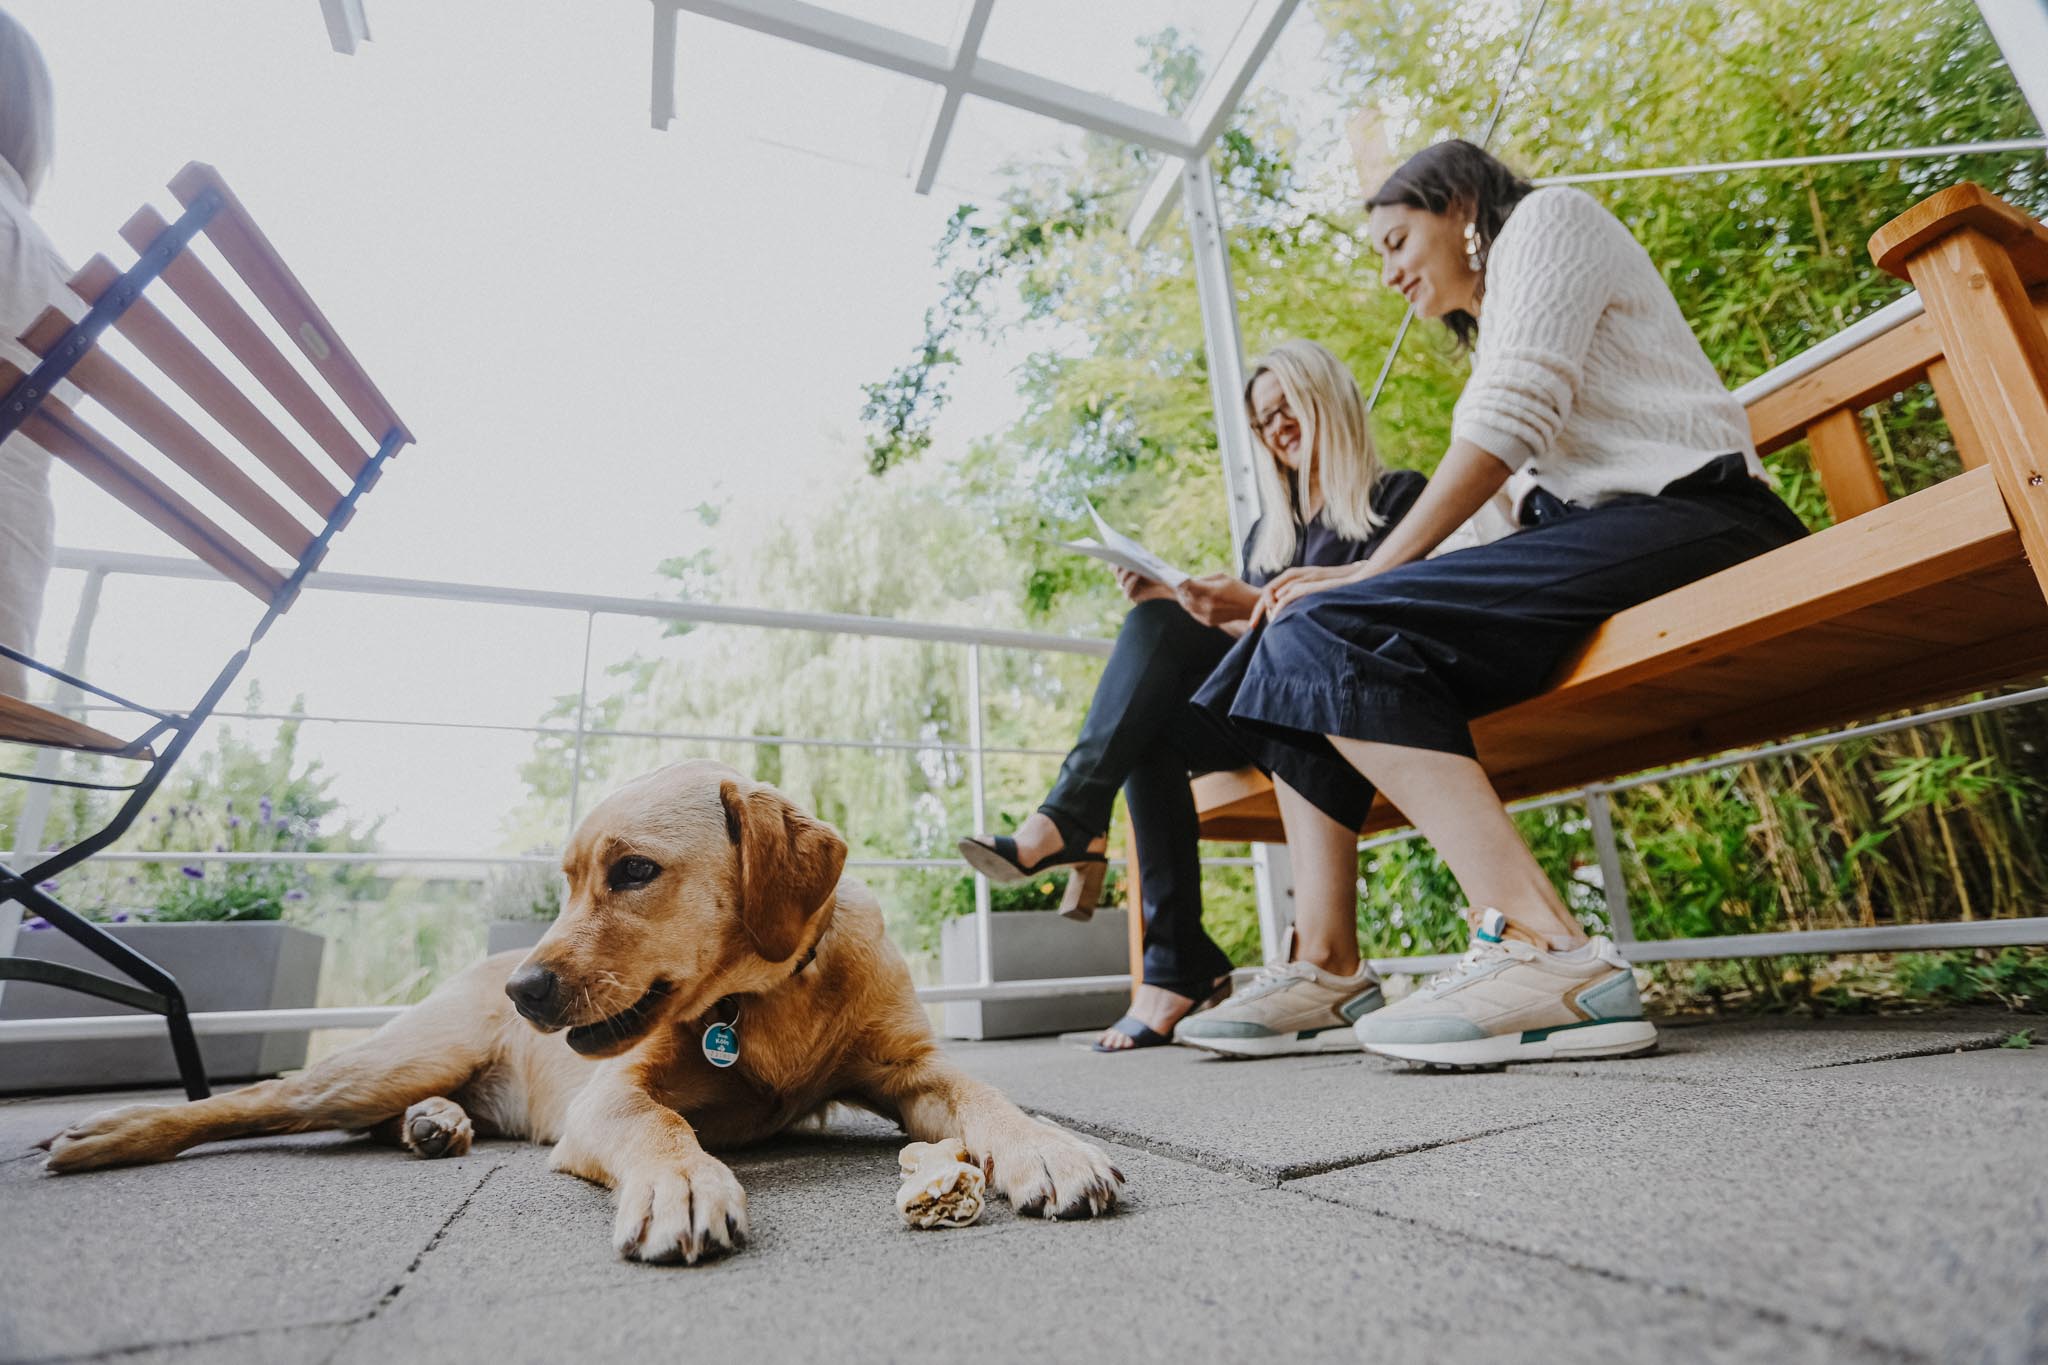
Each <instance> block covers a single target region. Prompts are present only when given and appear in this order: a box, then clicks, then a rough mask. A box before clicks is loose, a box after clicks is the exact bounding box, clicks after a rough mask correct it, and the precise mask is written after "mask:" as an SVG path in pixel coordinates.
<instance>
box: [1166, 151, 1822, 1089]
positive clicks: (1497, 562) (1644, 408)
mask: <svg viewBox="0 0 2048 1365" xmlns="http://www.w3.org/2000/svg"><path fill="white" fill-rule="evenodd" d="M1366 202H1367V204H1368V205H1369V207H1370V208H1371V220H1370V227H1371V233H1372V239H1373V242H1374V243H1375V245H1376V246H1377V247H1378V248H1379V251H1380V254H1381V256H1382V258H1383V260H1384V273H1385V280H1386V283H1387V284H1388V285H1389V286H1390V287H1392V288H1394V289H1397V290H1399V291H1400V292H1401V293H1402V294H1403V295H1405V296H1406V297H1407V299H1408V300H1409V302H1410V303H1411V304H1412V305H1413V307H1414V309H1415V311H1416V312H1417V313H1418V314H1420V315H1421V316H1423V317H1425V318H1435V319H1439V320H1441V321H1442V322H1444V323H1445V325H1446V326H1447V327H1449V329H1450V330H1451V332H1452V334H1453V335H1454V336H1455V337H1456V338H1457V339H1458V341H1459V342H1460V343H1462V344H1464V345H1467V346H1469V347H1472V348H1473V362H1472V374H1471V378H1470V379H1469V380H1468V381H1467V383H1466V386H1465V389H1464V392H1463V394H1462V395H1461V396H1460V398H1459V400H1458V404H1457V408H1456V411H1455V414H1454V416H1453V419H1452V426H1451V438H1452V439H1451V446H1450V449H1449V450H1448V451H1447V452H1446V453H1445V454H1444V457H1443V460H1442V462H1441V463H1440V464H1439V465H1438V466H1437V470H1436V473H1435V474H1434V475H1432V476H1431V478H1430V481H1429V486H1428V487H1427V489H1425V490H1424V492H1423V494H1422V496H1421V497H1420V498H1419V499H1418V500H1417V501H1416V504H1415V507H1414V509H1413V510H1412V511H1410V512H1409V514H1408V516H1407V517H1406V518H1405V519H1404V520H1403V521H1402V522H1401V524H1400V525H1398V526H1396V527H1395V528H1394V529H1393V530H1392V531H1391V532H1389V533H1388V534H1387V536H1386V538H1385V539H1384V540H1383V541H1381V542H1380V544H1379V545H1378V546H1377V547H1376V548H1375V549H1374V551H1373V553H1372V554H1371V556H1370V557H1369V558H1367V559H1365V560H1364V561H1362V562H1360V563H1358V564H1351V565H1343V566H1338V567H1332V568H1305V569H1294V570H1291V571H1289V572H1288V573H1285V574H1282V575H1280V576H1279V577H1278V578H1276V579H1275V580H1274V581H1273V582H1272V583H1270V584H1269V585H1267V587H1266V589H1265V592H1264V595H1263V597H1262V599H1261V602H1260V610H1259V616H1258V618H1257V620H1258V621H1259V624H1258V625H1257V626H1256V627H1255V628H1254V630H1253V631H1251V632H1249V633H1248V634H1247V635H1246V636H1245V637H1244V638H1243V639H1242V640H1240V641H1239V642H1238V644H1237V646H1236V647H1235V648H1234V649H1233V650H1232V652H1231V654H1230V655H1229V656H1228V657H1226V659H1225V660H1224V662H1223V663H1222V664H1221V665H1220V666H1219V667H1218V668H1217V669H1216V671H1215V672H1214V673H1212V674H1211V675H1210V678H1209V680H1208V682H1207V684H1205V686H1204V687H1203V689H1202V691H1201V692H1200V693H1198V694H1197V695H1196V697H1195V702H1196V704H1197V705H1201V706H1207V707H1208V708H1210V709H1211V710H1212V711H1213V712H1214V713H1215V714H1217V715H1219V716H1223V717H1226V718H1227V719H1228V721H1229V722H1230V724H1231V725H1233V726H1234V727H1236V728H1237V730H1238V732H1239V734H1240V737H1241V738H1242V739H1243V740H1244V742H1245V743H1246V745H1247V747H1248V748H1250V749H1251V750H1252V751H1253V752H1254V754H1255V757H1256V759H1257V761H1258V763H1259V765H1260V766H1261V767H1263V768H1265V769H1267V770H1268V771H1269V772H1271V773H1273V774H1274V783H1275V786H1276V787H1277V788H1278V791H1279V798H1280V809H1281V814H1282V817H1283V818H1284V820H1285V822H1286V826H1287V841H1288V846H1289V849H1290V851H1291V852H1292V854H1293V859H1294V877H1295V896H1296V908H1297V918H1296V929H1297V937H1296V947H1295V951H1296V953H1297V960H1295V961H1292V962H1289V963H1286V964H1283V965H1281V966H1278V967H1276V968H1273V969H1269V971H1268V972H1267V973H1266V974H1265V976H1264V977H1262V978H1261V979H1260V980H1259V981H1258V982H1256V983H1254V984H1253V986H1252V987H1251V988H1250V989H1247V990H1244V991H1240V992H1239V993H1238V995H1237V997H1236V998H1235V999H1234V1000H1232V1001H1231V1002H1230V1003H1229V1004H1228V1005H1226V1006H1224V1007H1222V1008H1220V1009H1216V1010H1211V1011H1209V1012H1207V1013H1205V1014H1202V1015H1198V1016H1195V1017H1193V1018H1190V1019H1189V1020H1187V1021H1186V1022H1185V1023H1183V1024H1182V1025H1181V1029H1180V1033H1179V1035H1178V1036H1179V1037H1180V1039H1181V1041H1183V1042H1188V1043H1192V1044H1194V1045H1195V1046H1199V1047H1205V1048H1208V1049H1210V1050H1211V1051H1216V1052H1223V1053H1231V1054H1234V1055H1251V1056H1262V1055H1269V1054H1272V1053H1278V1052H1295V1051H1328V1050H1331V1049H1332V1048H1336V1047H1351V1048H1355V1047H1360V1046H1363V1047H1366V1048H1369V1049H1371V1050H1373V1051H1376V1052H1381V1053H1385V1054H1388V1055H1392V1056H1396V1057H1403V1058H1407V1059H1409V1060H1413V1061H1422V1062H1431V1063H1440V1064H1448V1065H1490V1064H1494V1063H1499V1062H1506V1061H1541V1060H1546V1059H1549V1058H1552V1057H1556V1056H1561V1055H1570V1056H1575V1057H1587V1056H1622V1055H1627V1054H1630V1053H1635V1052H1642V1051H1646V1050H1648V1049H1649V1048H1652V1047H1654V1046H1655V1045H1656V1040H1657V1031H1656V1028H1655V1026H1654V1025H1652V1024H1651V1023H1650V1022H1649V1021H1648V1020H1646V1019H1645V1018H1643V1014H1642V1005H1641V1002H1640V1000H1639V999H1638V998H1637V994H1636V988H1635V982H1634V978H1633V976H1632V974H1631V973H1630V971H1629V968H1628V965H1627V964H1626V963H1625V962H1624V961H1623V960H1622V958H1621V956H1620V954H1619V953H1618V952H1616V950H1615V948H1614V945H1613V944H1612V943H1610V942H1609V941H1607V940H1606V939H1604V938H1595V939H1590V940H1589V939H1588V937H1587V935H1586V934H1585V932H1584V931H1583V930H1582V929H1581V927H1580V926H1579V924H1578V923H1577V921H1576V920H1574V918H1573V917H1572V915H1571V914H1570V912H1569V911H1568V910H1567V908H1566V906H1565V903H1564V901H1563V899H1562V898H1561V897H1560V896H1559V894H1558V891H1557V888H1556V887H1555V886H1553V885H1552V884H1551V883H1550V880H1549V879H1548V878H1547V877H1546V876H1545V875H1544V873H1543V870H1542V868H1541V867H1540V866H1539V865H1538V864H1537V862H1536V859H1535V857H1534V856H1533V855H1532V854H1531V853H1530V852H1529V849H1528V847H1527V845H1525V844H1524V843H1523V842H1522V839H1521V837H1520V836H1519V835H1518V834H1517V832H1516V830H1515V827H1514V824H1513V823H1512V821H1510V819H1509V818H1508V815H1507V812H1506V810H1505V809H1504V808H1503V806H1502V804H1501V801H1500V798H1499V796H1498V795H1497V794H1496V792H1495V791H1494V788H1493V785H1492V783H1491V782H1490V781H1489V780H1488V779H1487V775H1486V773H1485V771H1484V770H1483V769H1482V768H1481V767H1480V766H1479V764H1478V762H1477V761H1476V759H1475V757H1474V751H1473V747H1472V737H1471V733H1470V730H1469V728H1468V723H1469V722H1470V721H1471V720H1472V719H1473V718H1474V717H1476V716H1480V715H1484V714H1486V713H1487V712H1490V711H1495V710H1499V709H1500V708H1502V707H1505V706H1509V705H1512V704H1514V703H1515V702H1518V701H1522V700H1525V699H1527V698H1529V697H1532V696H1534V695H1536V694H1537V693H1539V692H1541V691H1542V690H1543V688H1544V687H1545V686H1547V685H1548V683H1549V681H1550V679H1551V678H1552V677H1553V676H1554V674H1555V672H1556V670H1557V668H1558V667H1559V665H1560V664H1561V663H1562V662H1563V660H1564V659H1565V658H1566V657H1567V656H1568V655H1569V653H1570V651H1571V650H1572V649H1573V648H1574V647H1575V646H1577V645H1578V644H1579V643H1580V642H1582V641H1583V640H1584V638H1585V636H1586V635H1587V633H1588V632H1590V631H1591V630H1593V628H1594V627H1596V626H1598V625H1599V624H1600V623H1601V622H1602V621H1604V620H1606V619H1607V618H1608V617H1609V616H1611V615H1613V614H1614V613H1615V612H1617V611H1620V610H1622V609H1624V608H1626V607H1630V606H1634V605H1636V604H1637V603H1640V602H1644V601H1647V600H1649V599H1650V598H1653V597H1656V596H1658V595H1660V594H1662V593H1666V592H1669V591H1671V590H1672V589H1674V588H1677V587H1679V586H1681V585H1683V584H1685V583H1689V582H1691V581H1693V580H1695V579H1699V578H1704V577H1706V576H1707V575H1708V574H1711V573H1714V572H1716V571H1718V570H1721V569H1724V568H1727V567H1729V566H1730V565H1733V564H1736V563H1739V562H1740V561H1742V560H1745V559H1748V558H1750V557H1752V556H1755V555H1758V554H1762V553H1764V552H1765V551H1768V550H1770V549H1773V548H1775V547H1777V546H1780V545H1784V544H1786V543H1787V542H1789V541H1792V540H1794V539H1797V538H1798V537H1799V536H1801V535H1803V534H1805V528H1804V527H1803V526H1802V525H1801V524H1800V522H1799V519H1798V518H1797V517H1795V516H1794V515H1793V514H1792V512H1791V510H1790V509H1789V508H1787V507H1786V506H1785V504H1784V503H1783V502H1782V501H1780V500H1779V498H1778V497H1777V495H1776V494H1775V493H1773V492H1772V491H1771V489H1770V487H1769V485H1768V484H1766V483H1765V482H1764V481H1763V470H1762V467H1761V465H1759V464H1758V462H1757V457H1756V451H1755V448H1754V446H1753V445H1752V444H1751V442H1750V437H1749V426H1748V423H1747V421H1746V420H1745V418H1744V414H1743V411H1742V407H1741V405H1740V404H1738V403H1737V402H1736V401H1735V399H1734V398H1733V397H1732V396H1730V394H1729V393H1728V391H1727V389H1726V387H1725V386H1724V385H1723V384H1722V382H1721V379H1720V377H1719V376H1718V375H1716V374H1715V373H1714V368H1713V365H1712V364H1711V363H1710V362H1709V361H1708V360H1707V357H1706V355H1705V353H1704V352H1703V351H1701V349H1700V346H1699V342H1698V341H1697V340H1696V339H1695V338H1694V336H1693V334H1692V330H1691V328H1690V327H1688V326H1687V325H1686V321H1685V318H1684V316H1683V315H1682V314H1681V313H1680V311H1679V308H1678V304H1677V301H1676V300H1674V299H1673V298H1672V296H1671V291H1670V290H1669V289H1668V288H1667V287H1666V286H1665V284H1664V281H1663V278H1662V277H1661V276H1660V275H1659V274H1658V273H1657V269H1656V266H1655V265H1654V264H1652V262H1651V261H1650V258H1649V256H1648V254H1647V253H1646V252H1645V251H1644V250H1643V248H1642V246H1641V245H1640V244H1639V243H1637V242H1636V240H1635V239H1634V238H1633V237H1632V236H1631V235H1630V234H1629V232H1628V229H1627V228H1625V227H1623V226H1622V224H1621V223H1620V222H1619V221H1618V220H1617V219H1616V218H1615V217H1614V215H1613V214H1611V213H1609V212H1608V211H1607V210H1606V209H1605V208H1603V207H1601V205H1600V204H1599V202H1598V201H1596V200H1595V199H1593V198H1592V197H1591V196H1589V195H1587V194H1585V193H1583V192H1582V191H1580V190H1577V189H1567V188H1549V189H1537V188H1535V187H1534V186H1532V185H1530V184H1529V183H1528V182H1527V181H1526V180H1524V179H1522V178H1521V177H1520V176H1518V175H1516V174H1515V173H1514V172H1513V171H1512V170H1510V169H1509V168H1508V167H1507V166H1505V165H1503V164H1501V162H1500V161H1498V160H1496V159H1495V158H1494V157H1492V156H1489V155H1488V154H1487V153H1486V152H1484V151H1482V150H1481V149H1480V148H1478V147H1475V146H1473V145H1471V144H1470V143H1466V142H1457V141H1453V142H1444V143H1439V144H1437V145H1436V146H1434V147H1431V148H1429V149H1428V150H1427V151H1424V152H1422V153H1420V154H1419V155H1417V156H1415V157H1414V158H1412V159H1411V160H1409V161H1408V162H1407V163H1406V164H1404V165H1403V166H1402V167H1401V168H1400V169H1399V170H1397V171H1396V172H1395V173H1394V174H1393V175H1392V176H1391V177H1390V178H1389V179H1388V181H1387V183H1386V184H1385V185H1384V186H1382V187H1381V188H1380V189H1379V190H1378V191H1377V192H1376V193H1375V194H1373V195H1372V196H1371V197H1370V198H1369V199H1368V200H1367V201H1366ZM1468 518H1469V519H1473V520H1474V523H1475V524H1476V525H1477V526H1478V527H1479V528H1481V534H1480V536H1479V540H1480V543H1477V544H1473V545H1470V546H1469V547H1461V548H1457V549H1454V550H1450V551H1449V552H1447V553H1443V554H1438V555H1435V556H1434V557H1429V556H1430V555H1431V551H1433V550H1435V549H1437V548H1438V546H1439V545H1440V544H1441V543H1442V542H1443V541H1444V540H1445V538H1446V537H1447V536H1449V535H1450V534H1451V532H1452V531H1453V530H1454V529H1456V528H1458V527H1460V526H1461V525H1462V524H1464V523H1466V522H1467V520H1468ZM1375 790H1378V791H1381V792H1384V793H1385V794H1386V796H1387V799H1388V800H1389V801H1391V802H1392V803H1393V804H1394V805H1395V806H1396V807H1398V808H1399V809H1400V811H1401V812H1402V813H1403V814H1404V815H1406V816H1407V817H1408V818H1409V819H1410V820H1411V821H1413V822H1414V824H1415V826H1416V827H1417V829H1419V830H1420V831H1421V832H1422V834H1423V835H1424V836H1426V837H1427V838H1428V839H1429V840H1430V841H1431V843H1432V844H1434V845H1435V847H1436V850H1437V852H1438V853H1439V854H1441V855H1442V857H1443V859H1444V861H1445V862H1446V863H1447V864H1449V866H1450V869H1451V871H1452V873H1453V874H1454V875H1455V876H1456V877H1457V879H1458V884H1459V886H1460V887H1461V888H1462V889H1463V890H1464V892H1465V895H1466V898H1467V900H1468V902H1469V903H1470V905H1471V907H1472V908H1471V910H1470V912H1469V914H1470V916H1471V920H1472V927H1473V940H1472V947H1471V950H1470V951H1469V952H1468V953H1467V954H1466V956H1465V958H1464V960H1463V962H1462V963H1461V965H1460V966H1459V967H1458V968H1457V969H1456V970H1454V971H1452V972H1450V973H1448V974H1446V975H1445V976H1444V977H1442V978H1439V979H1438V980H1437V981H1435V982H1433V983H1432V984H1431V985H1430V986H1429V987H1427V988H1425V989H1423V990H1421V991H1418V992H1416V993H1415V994H1413V995H1410V996H1409V997H1408V998H1406V999H1404V1000H1401V1001H1399V1002H1397V1003H1395V1004H1392V1005H1387V1006H1385V1007H1384V1008H1381V1007H1379V1004H1378V997H1377V995H1376V994H1371V993H1366V994H1362V992H1364V991H1365V988H1366V987H1367V986H1369V985H1370V983H1371V981H1372V970H1371V967H1370V965H1369V964H1366V963H1364V962H1362V961H1361V958H1360V954H1359V949H1358V940H1357V928H1356V919H1355V915H1356V906H1357V891H1356V878H1357V875H1358V870H1357V830H1358V828H1359V826H1360V825H1361V824H1363V823H1364V820H1365V817H1366V813H1367V811H1368V809H1369V808H1370V806H1371V804H1372V800H1373V795H1374V792H1375ZM1362 998H1363V999H1367V1000H1368V1001H1369V1002H1370V1003H1371V1004H1372V1006H1373V1007H1372V1008H1370V1009H1365V1010H1360V1009H1355V1008H1354V1010H1353V1011H1352V1012H1353V1014H1355V1016H1356V1017H1355V1018H1351V1019H1349V1020H1348V1022H1350V1023H1351V1027H1350V1028H1349V1029H1346V1030H1342V1031H1340V1032H1333V1031H1331V1030H1330V1029H1329V1028H1328V1027H1327V1025H1328V1023H1329V1015H1330V1012H1331V1009H1332V1007H1333V1005H1334V1004H1335V1002H1338V1001H1357V1000H1360V999H1362Z"/></svg>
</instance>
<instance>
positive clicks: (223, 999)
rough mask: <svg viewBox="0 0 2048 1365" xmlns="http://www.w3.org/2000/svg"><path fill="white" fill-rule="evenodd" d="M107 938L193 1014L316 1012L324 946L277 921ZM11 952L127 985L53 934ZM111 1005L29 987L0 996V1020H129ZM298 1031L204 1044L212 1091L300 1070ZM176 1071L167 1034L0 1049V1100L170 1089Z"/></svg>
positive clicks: (175, 927) (127, 931)
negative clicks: (144, 961) (153, 967)
mask: <svg viewBox="0 0 2048 1365" xmlns="http://www.w3.org/2000/svg"><path fill="white" fill-rule="evenodd" d="M107 928H108V931H109V932H110V933H112V934H113V936H114V937H115V938H117V939H120V940H121V941H122V942H123V943H126V944H127V945H128V946H129V947H131V948H133V949H135V951H136V952H138V953H141V954H142V955H143V956H144V957H146V958H148V959H149V960H150V961H152V962H154V963H156V964H157V965H158V966H160V967H162V968H163V969H164V970H165V971H167V972H169V973H170V974H171V975H172V976H174V977H176V978H177V980H178V985H179V986H180V987H182V988H183V989H184V992H185V1004H186V1007H187V1008H188V1009H190V1010H191V1011H192V1012H193V1013H194V1014H199V1013H202V1012H206V1011H212V1010H260V1009H306V1008H310V1007H311V1006H313V1005H315V1004H318V1003H319V998H320V957H321V954H322V952H323V951H324V950H325V948H326V946H327V941H326V940H325V939H323V938H321V937H320V935H318V934H315V933H311V932H309V931H307V930H305V929H301V928H299V927H298V926H296V925H291V924H282V923H279V922H277V921H275V920H269V921H258V922H249V923H236V924H208V923H198V924H114V925H109V926H107ZM15 952H16V953H17V954H18V955H20V956H22V957H35V958H42V959H43V960H45V961H49V962H61V963H64V964H66V965H68V966H72V967H83V968H84V969H85V970H87V971H90V972H96V973H98V974H99V975H101V976H110V977H113V978H114V979H115V980H117V981H125V980H127V979H128V978H127V977H126V976H125V975H124V974H123V973H121V972H120V971H119V970H118V969H117V968H115V967H113V966H111V965H110V964H108V963H106V962H103V961H101V960H100V959H99V958H97V957H95V956H94V955H93V954H91V953H89V952H87V951H86V950H85V949H84V948H81V947H80V946H79V945H77V944H76V943H73V942H72V941H71V940H70V939H68V938H66V937H65V936H64V935H63V934H60V933H58V932H57V931H56V930H55V929H42V930H36V931H33V932H25V933H23V934H21V935H20V936H19V937H18V938H17V939H16V941H15ZM134 1013H135V1011H133V1010H131V1009H129V1008H128V1007H127V1006H125V1005H117V1004H114V1003H113V1002H112V1001H109V1000H99V999H96V998H94V997H92V996H89V995H80V994H78V993H76V992H74V991H65V990H59V989H57V988H56V987H54V986H44V985H40V984H38V983H36V982H32V981H10V982H8V983H7V986H6V989H5V990H4V991H0V1019H62V1018H73V1017H76V1016H79V1015H89V1014H113V1015H133V1014H134ZM307 1036H308V1035H307V1032H306V1030H304V1029H299V1030H294V1031H288V1032H277V1033H237V1034H214V1035H212V1036H210V1037H209V1036H201V1038H200V1039H199V1055H200V1056H201V1057H203V1058H204V1059H205V1061H206V1074H207V1076H208V1077H209V1078H210V1079H212V1080H215V1081H244V1080H253V1079H255V1078H258V1077H262V1076H275V1075H276V1074H277V1073H278V1072H280V1071H289V1070H291V1069H292V1068H293V1067H298V1066H304V1065H305V1064H306V1039H307ZM177 1083H178V1065H177V1062H176V1061H175V1060H174V1059H173V1058H172V1056H171V1040H170V1035H169V1033H167V1032H158V1033H155V1034H153V1035H151V1036H150V1037H147V1038H101V1039H80V1040H77V1041H73V1042H61V1043H31V1042H0V1092H19V1091H25V1090H100V1089H106V1088H110V1087H113V1086H123V1085H176V1084H177Z"/></svg>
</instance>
